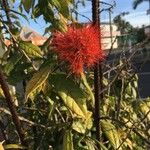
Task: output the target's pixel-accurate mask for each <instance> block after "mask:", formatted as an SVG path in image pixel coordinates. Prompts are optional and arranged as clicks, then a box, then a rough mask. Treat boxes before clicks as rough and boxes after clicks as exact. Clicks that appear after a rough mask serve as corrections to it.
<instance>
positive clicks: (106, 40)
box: [101, 22, 120, 50]
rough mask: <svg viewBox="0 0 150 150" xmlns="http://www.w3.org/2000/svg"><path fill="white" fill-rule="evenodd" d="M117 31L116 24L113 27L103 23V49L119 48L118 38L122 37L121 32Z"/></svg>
mask: <svg viewBox="0 0 150 150" xmlns="http://www.w3.org/2000/svg"><path fill="white" fill-rule="evenodd" d="M117 29H118V28H117V26H116V25H115V24H114V23H112V24H111V25H110V24H109V23H103V22H102V23H101V30H102V44H103V49H106V50H107V49H110V48H113V49H116V48H118V40H117V37H118V36H120V31H118V30H117Z"/></svg>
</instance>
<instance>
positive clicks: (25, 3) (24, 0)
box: [21, 0, 33, 13]
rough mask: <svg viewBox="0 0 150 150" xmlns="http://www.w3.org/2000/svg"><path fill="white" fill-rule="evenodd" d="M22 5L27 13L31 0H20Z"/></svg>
mask: <svg viewBox="0 0 150 150" xmlns="http://www.w3.org/2000/svg"><path fill="white" fill-rule="evenodd" d="M21 2H22V4H23V7H24V9H25V11H26V12H27V13H29V11H30V8H31V7H32V3H33V0H22V1H21Z"/></svg>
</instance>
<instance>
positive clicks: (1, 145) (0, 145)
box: [0, 141, 4, 150]
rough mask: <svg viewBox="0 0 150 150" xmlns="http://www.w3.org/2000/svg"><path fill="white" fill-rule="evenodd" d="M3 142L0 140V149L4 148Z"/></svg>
mask: <svg viewBox="0 0 150 150" xmlns="http://www.w3.org/2000/svg"><path fill="white" fill-rule="evenodd" d="M3 143H4V141H3V142H0V150H4V147H3Z"/></svg>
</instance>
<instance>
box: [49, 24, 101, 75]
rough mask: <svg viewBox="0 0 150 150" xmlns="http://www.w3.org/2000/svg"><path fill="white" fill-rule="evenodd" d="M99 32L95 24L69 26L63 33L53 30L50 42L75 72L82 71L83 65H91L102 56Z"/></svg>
mask: <svg viewBox="0 0 150 150" xmlns="http://www.w3.org/2000/svg"><path fill="white" fill-rule="evenodd" d="M100 37H101V36H100V34H99V30H98V28H97V27H96V26H93V25H87V26H84V27H80V28H79V27H78V28H77V27H76V26H70V27H68V30H67V31H66V32H64V33H62V32H55V33H54V37H53V40H52V44H53V46H54V48H55V51H56V52H57V53H58V56H59V58H60V59H61V60H65V61H67V62H68V64H69V66H70V70H71V71H72V72H73V73H75V74H80V73H82V72H83V67H91V66H93V65H94V64H95V63H97V62H98V61H101V60H102V59H103V58H104V53H103V51H102V49H101V44H100V39H99V38H100Z"/></svg>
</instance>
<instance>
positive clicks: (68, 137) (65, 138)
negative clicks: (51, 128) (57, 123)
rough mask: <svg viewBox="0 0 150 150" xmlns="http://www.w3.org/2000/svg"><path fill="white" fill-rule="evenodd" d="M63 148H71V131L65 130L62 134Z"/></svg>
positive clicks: (67, 149) (70, 149) (66, 149)
mask: <svg viewBox="0 0 150 150" xmlns="http://www.w3.org/2000/svg"><path fill="white" fill-rule="evenodd" d="M63 150H73V139H72V133H71V131H70V130H69V131H65V134H64V136H63Z"/></svg>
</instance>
